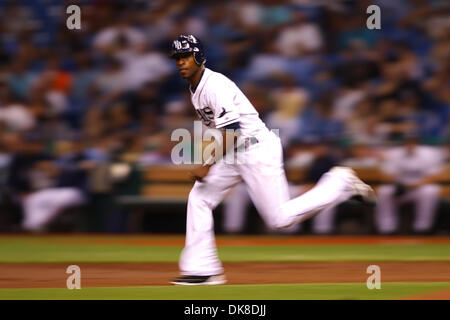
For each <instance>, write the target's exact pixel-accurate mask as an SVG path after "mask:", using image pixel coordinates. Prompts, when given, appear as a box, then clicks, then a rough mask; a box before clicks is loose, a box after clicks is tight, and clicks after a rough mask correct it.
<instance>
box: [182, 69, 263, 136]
mask: <svg viewBox="0 0 450 320" xmlns="http://www.w3.org/2000/svg"><path fill="white" fill-rule="evenodd" d="M190 91H191V100H192V104H193V105H194V107H195V110H196V111H197V113H198V115H199V117H200V118H201V120H202V121H203V123H204V124H205V125H206V126H207V127H209V128H217V129H220V128H223V127H225V126H227V125H229V124H232V123H234V122H239V124H240V127H241V134H242V135H243V136H245V137H252V136H256V135H258V134H260V133H262V132H264V131H268V129H267V127H266V125H265V124H264V122H263V121H262V120H261V119H260V118H259V115H258V112H257V111H256V109H255V108H254V107H253V105H252V104H251V103H250V101H249V100H248V99H247V97H246V96H245V95H244V94H243V93H242V91H241V90H240V89H239V88H238V87H237V85H236V84H235V83H234V82H233V81H231V80H230V79H228V78H227V77H225V76H224V75H223V74H220V73H218V72H214V71H212V70H210V69H208V68H205V71H204V72H203V75H202V78H201V79H200V82H199V84H198V86H197V88H196V89H195V92H192V90H191V89H190Z"/></svg>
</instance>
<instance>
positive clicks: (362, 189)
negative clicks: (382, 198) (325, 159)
mask: <svg viewBox="0 0 450 320" xmlns="http://www.w3.org/2000/svg"><path fill="white" fill-rule="evenodd" d="M330 172H333V173H335V174H337V175H339V176H341V177H343V178H344V179H346V180H347V181H349V182H350V184H349V185H350V186H351V190H350V192H352V194H353V198H355V199H356V200H358V199H360V200H362V201H363V202H371V203H373V202H375V201H376V196H375V191H373V189H372V187H371V186H369V185H368V184H366V183H364V182H363V181H362V180H361V179H359V178H358V176H357V175H356V172H355V171H354V170H353V169H350V168H347V167H334V168H333V169H331V170H330Z"/></svg>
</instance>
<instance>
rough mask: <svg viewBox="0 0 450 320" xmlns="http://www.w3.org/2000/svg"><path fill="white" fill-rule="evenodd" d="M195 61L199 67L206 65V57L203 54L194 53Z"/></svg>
mask: <svg viewBox="0 0 450 320" xmlns="http://www.w3.org/2000/svg"><path fill="white" fill-rule="evenodd" d="M194 60H195V63H197V64H198V65H199V66H201V65H203V64H205V62H206V59H205V55H204V54H203V53H202V52H194Z"/></svg>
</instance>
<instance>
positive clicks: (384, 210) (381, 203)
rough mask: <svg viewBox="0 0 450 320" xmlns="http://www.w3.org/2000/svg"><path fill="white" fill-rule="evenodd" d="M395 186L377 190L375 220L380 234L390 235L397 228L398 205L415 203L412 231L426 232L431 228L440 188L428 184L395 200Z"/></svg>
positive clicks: (382, 187)
mask: <svg viewBox="0 0 450 320" xmlns="http://www.w3.org/2000/svg"><path fill="white" fill-rule="evenodd" d="M395 190H396V189H395V186H394V185H382V186H380V187H379V188H378V190H377V193H378V195H377V197H378V201H377V206H376V209H375V219H376V224H377V227H378V231H379V232H380V233H391V232H395V231H397V228H398V212H397V207H398V205H400V204H402V203H406V202H414V203H415V216H414V224H413V230H414V231H416V232H426V231H429V230H430V229H431V228H432V227H433V223H434V219H435V215H436V210H437V206H438V204H439V194H440V191H441V188H440V186H439V185H436V184H428V185H424V186H421V187H418V188H415V189H413V190H410V191H408V192H406V193H405V194H404V195H403V196H401V197H400V198H399V199H395V196H394V194H395Z"/></svg>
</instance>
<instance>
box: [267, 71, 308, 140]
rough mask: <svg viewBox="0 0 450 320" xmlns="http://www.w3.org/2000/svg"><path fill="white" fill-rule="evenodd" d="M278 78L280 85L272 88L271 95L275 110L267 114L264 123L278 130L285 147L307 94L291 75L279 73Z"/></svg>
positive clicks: (296, 128) (294, 130) (296, 123)
mask: <svg viewBox="0 0 450 320" xmlns="http://www.w3.org/2000/svg"><path fill="white" fill-rule="evenodd" d="M279 78H280V81H281V82H282V83H281V87H280V88H279V89H275V90H273V92H272V97H271V98H272V101H273V104H274V107H275V110H273V111H272V112H271V113H270V114H269V115H268V116H267V118H266V123H267V125H268V126H269V128H270V129H279V130H280V132H279V133H280V139H281V143H282V144H283V147H286V146H288V145H289V143H290V141H291V139H292V137H293V136H295V133H296V131H297V130H298V117H299V116H300V115H301V114H302V112H303V111H304V109H305V108H306V104H307V103H308V99H309V96H308V92H307V91H306V90H305V89H303V88H301V87H300V86H298V85H297V84H296V83H295V80H294V79H293V78H292V77H291V76H289V75H285V74H281V75H280V76H279Z"/></svg>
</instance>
